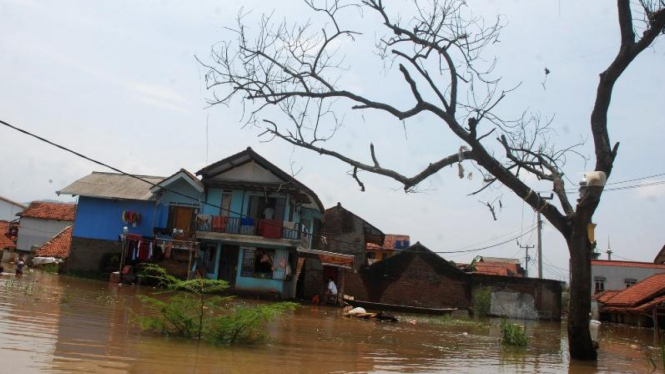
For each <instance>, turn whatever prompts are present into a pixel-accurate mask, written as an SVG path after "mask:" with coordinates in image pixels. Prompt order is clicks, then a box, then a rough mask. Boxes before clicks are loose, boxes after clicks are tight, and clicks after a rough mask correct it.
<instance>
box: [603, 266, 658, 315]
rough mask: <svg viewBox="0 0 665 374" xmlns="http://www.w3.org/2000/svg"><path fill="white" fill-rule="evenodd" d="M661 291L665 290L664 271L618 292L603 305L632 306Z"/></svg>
mask: <svg viewBox="0 0 665 374" xmlns="http://www.w3.org/2000/svg"><path fill="white" fill-rule="evenodd" d="M663 292H665V273H658V274H654V275H652V276H650V277H649V278H647V279H645V280H643V281H641V282H638V283H635V284H634V285H632V286H630V287H628V288H626V289H625V290H623V291H621V292H619V293H618V294H616V295H615V296H614V297H612V298H611V299H610V300H609V301H608V302H607V303H605V305H607V306H620V307H626V306H629V307H634V306H637V305H639V304H640V303H643V302H645V301H648V300H649V299H651V298H653V297H656V296H659V295H660V294H662V293H663Z"/></svg>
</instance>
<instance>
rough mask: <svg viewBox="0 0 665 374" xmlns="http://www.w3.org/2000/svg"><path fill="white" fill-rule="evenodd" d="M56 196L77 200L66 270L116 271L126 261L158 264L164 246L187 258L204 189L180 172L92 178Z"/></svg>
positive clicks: (104, 175)
mask: <svg viewBox="0 0 665 374" xmlns="http://www.w3.org/2000/svg"><path fill="white" fill-rule="evenodd" d="M58 194H62V195H71V196H77V197H78V207H77V210H76V217H75V220H74V229H73V232H72V240H71V253H70V257H69V259H68V260H67V262H66V264H65V267H64V268H65V269H67V270H72V271H79V272H81V271H82V272H110V271H114V270H118V268H117V267H116V266H119V261H120V260H121V259H124V258H128V259H129V260H130V262H131V263H133V264H135V263H137V262H140V261H152V260H155V259H158V258H159V259H161V258H162V257H163V256H162V255H164V254H165V252H166V249H167V248H166V245H169V246H170V247H169V248H170V249H173V248H174V247H175V248H177V249H181V250H182V251H186V252H187V253H186V254H185V255H184V256H185V257H189V255H190V253H191V251H192V244H191V243H192V241H191V236H192V235H193V230H192V229H193V227H194V226H193V222H194V215H195V214H196V213H198V211H199V210H200V201H201V199H202V196H203V186H202V185H201V184H200V182H199V181H198V179H197V178H196V177H195V176H194V175H193V174H191V173H189V172H187V171H186V170H184V169H181V170H180V171H178V172H176V173H175V174H173V175H172V176H170V177H158V176H148V175H137V176H130V175H125V174H119V173H106V172H93V173H92V174H89V175H86V176H84V177H82V178H81V179H79V180H77V181H75V182H73V183H72V184H70V185H68V186H67V187H65V188H63V189H61V190H60V191H58ZM174 233H177V237H175V238H174ZM174 239H175V240H177V241H176V243H175V244H174ZM123 251H124V252H123ZM173 252H174V254H175V253H176V252H178V251H176V250H174V251H173ZM169 257H170V256H169ZM174 257H176V256H175V255H174ZM180 262H183V261H180ZM186 266H187V264H185V267H186ZM186 270H187V269H186V268H185V271H186Z"/></svg>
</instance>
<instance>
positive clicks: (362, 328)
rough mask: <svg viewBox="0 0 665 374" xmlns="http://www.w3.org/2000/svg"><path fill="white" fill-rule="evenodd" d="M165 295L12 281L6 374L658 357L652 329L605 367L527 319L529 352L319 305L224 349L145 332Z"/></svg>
mask: <svg viewBox="0 0 665 374" xmlns="http://www.w3.org/2000/svg"><path fill="white" fill-rule="evenodd" d="M153 292H155V290H153V289H151V288H144V287H136V286H117V285H114V284H108V283H106V282H99V281H91V280H83V279H76V278H70V277H66V276H58V275H51V274H42V273H37V272H33V273H28V274H26V275H25V276H24V277H23V279H21V280H20V281H19V280H15V279H14V278H13V277H10V276H3V277H0V363H1V364H0V366H2V367H1V368H0V372H3V373H4V372H7V373H35V372H67V373H71V372H80V373H90V372H95V373H179V374H181V373H213V372H214V373H218V372H224V373H227V372H228V373H277V372H287V371H288V372H289V373H328V372H378V373H385V372H405V373H438V372H442V371H452V372H457V373H486V372H496V373H533V372H540V373H561V372H566V371H568V372H569V373H596V372H647V371H649V369H650V366H649V365H650V364H649V361H648V358H647V356H648V355H652V356H653V357H654V360H655V361H658V359H656V357H657V350H656V349H655V348H654V347H653V346H654V340H653V334H652V332H651V331H650V330H645V329H637V328H629V327H624V326H610V325H602V326H600V327H599V329H598V331H594V334H597V335H596V336H597V337H598V338H599V340H600V344H601V347H602V349H601V351H600V360H599V362H598V364H595V363H592V364H587V363H577V362H573V363H572V364H571V363H569V359H568V354H567V342H566V334H565V326H564V325H560V324H557V323H536V322H527V323H526V331H527V334H528V335H529V337H530V341H531V344H530V346H529V348H528V349H527V350H526V351H506V350H503V349H501V346H500V345H499V336H500V330H499V326H498V325H499V321H498V320H489V321H486V322H487V323H468V322H467V323H459V324H450V323H446V324H441V323H437V322H436V319H434V320H431V319H427V318H423V317H418V316H416V317H409V318H415V319H416V320H418V323H416V324H415V325H414V324H410V323H398V324H382V323H374V322H368V321H361V320H356V319H347V318H344V317H342V316H341V311H340V310H338V309H332V308H325V307H319V308H315V307H311V306H303V307H301V308H299V309H298V310H296V311H294V312H293V313H291V314H290V315H288V316H285V317H283V318H281V319H280V320H278V321H276V322H275V323H273V324H271V325H270V326H269V329H270V334H271V336H272V341H271V344H268V345H266V346H259V347H217V346H214V345H211V344H207V343H201V344H197V343H195V342H191V341H185V340H179V339H168V338H164V337H161V336H155V335H151V334H144V333H142V332H141V331H140V329H138V328H137V326H136V325H134V324H132V316H133V315H134V313H139V314H140V313H141V312H142V311H141V308H142V305H141V303H140V302H139V300H138V298H137V297H136V296H137V295H140V294H150V293H153ZM239 302H247V301H239Z"/></svg>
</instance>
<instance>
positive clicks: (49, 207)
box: [16, 201, 76, 252]
mask: <svg viewBox="0 0 665 374" xmlns="http://www.w3.org/2000/svg"><path fill="white" fill-rule="evenodd" d="M75 215H76V205H75V204H65V203H54V202H45V201H35V202H32V203H30V205H29V206H28V208H26V209H25V210H24V211H22V212H21V213H19V216H20V217H21V218H20V220H19V228H18V238H17V240H16V250H17V251H20V252H31V251H32V249H33V248H37V247H39V246H41V245H42V244H44V243H46V242H47V241H48V240H50V239H51V238H52V237H54V236H55V235H57V234H59V233H60V232H61V231H62V230H64V229H65V228H66V227H67V226H70V225H72V223H74V217H75Z"/></svg>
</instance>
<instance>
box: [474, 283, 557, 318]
mask: <svg viewBox="0 0 665 374" xmlns="http://www.w3.org/2000/svg"><path fill="white" fill-rule="evenodd" d="M470 278H471V283H470V287H471V292H473V290H474V289H476V288H478V287H490V288H491V289H492V295H491V308H490V314H492V315H495V316H501V317H510V318H524V319H548V320H560V319H561V283H560V282H558V281H554V280H549V279H536V278H518V277H503V276H496V275H483V274H472V275H470Z"/></svg>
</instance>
